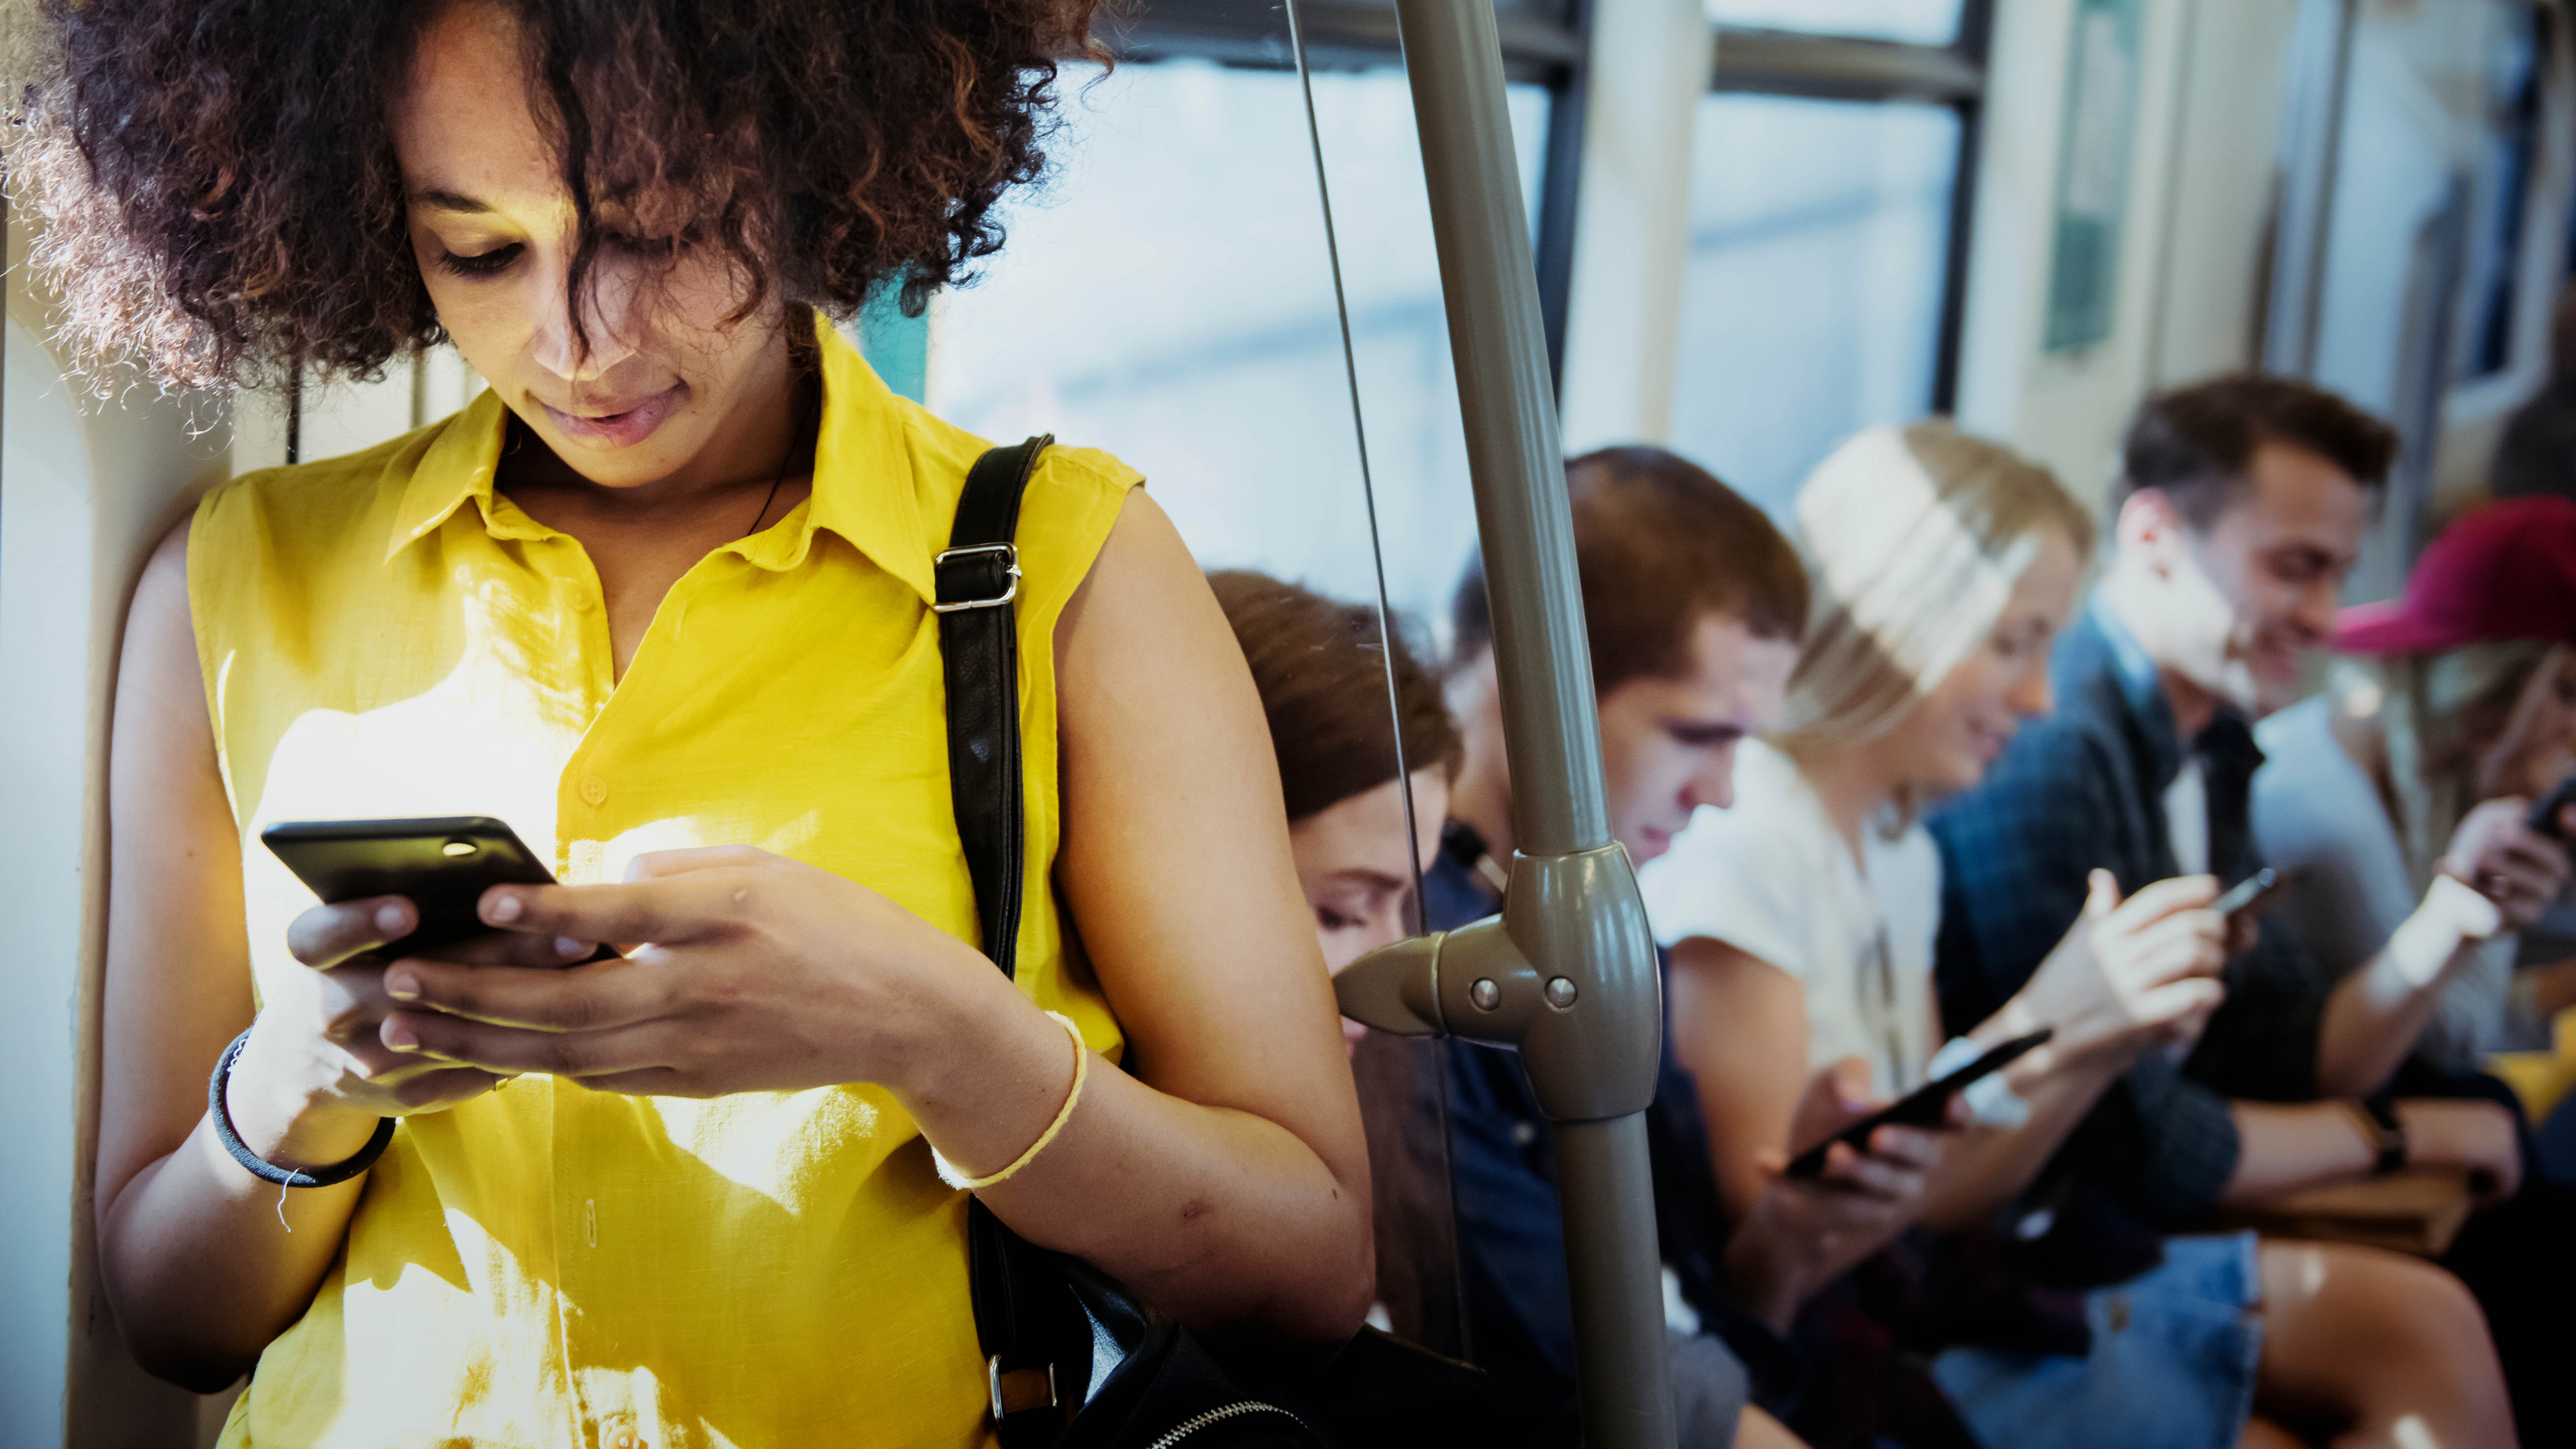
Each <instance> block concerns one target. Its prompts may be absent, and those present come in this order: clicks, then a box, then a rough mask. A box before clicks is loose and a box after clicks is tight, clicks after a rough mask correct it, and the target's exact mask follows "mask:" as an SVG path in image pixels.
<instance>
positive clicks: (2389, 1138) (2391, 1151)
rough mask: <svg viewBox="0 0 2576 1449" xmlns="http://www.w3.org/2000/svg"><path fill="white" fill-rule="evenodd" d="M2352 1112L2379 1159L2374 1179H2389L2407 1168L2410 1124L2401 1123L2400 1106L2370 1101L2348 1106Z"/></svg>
mask: <svg viewBox="0 0 2576 1449" xmlns="http://www.w3.org/2000/svg"><path fill="white" fill-rule="evenodd" d="M2345 1105H2346V1106H2349V1107H2350V1108H2352V1118H2353V1125H2355V1126H2357V1127H2359V1128H2361V1129H2362V1132H2361V1136H2362V1140H2363V1141H2365V1142H2368V1143H2369V1144H2371V1147H2372V1149H2373V1150H2374V1151H2376V1152H2377V1153H2378V1154H2379V1155H2378V1158H2377V1160H2375V1161H2373V1162H2372V1163H2371V1164H2370V1173H2371V1176H2373V1177H2386V1176H2388V1175H2389V1174H2390V1173H2392V1172H2402V1171H2404V1170H2405V1167H2406V1124H2405V1123H2403V1122H2400V1121H2398V1120H2397V1104H2396V1103H2395V1102H2393V1101H2391V1100H2389V1099H2388V1098H2387V1097H2385V1096H2378V1097H2366V1098H2363V1099H2361V1100H2359V1101H2352V1102H2347V1103H2346V1104H2345Z"/></svg>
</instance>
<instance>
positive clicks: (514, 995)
mask: <svg viewBox="0 0 2576 1449" xmlns="http://www.w3.org/2000/svg"><path fill="white" fill-rule="evenodd" d="M522 939H535V940H538V941H541V942H549V943H550V939H551V938H547V937H534V938H522ZM560 959H561V958H557V963H558V964H559V963H560ZM670 980H671V977H670V974H669V973H668V972H665V971H658V970H655V969H654V968H653V967H651V966H649V965H646V964H644V963H642V962H638V961H635V960H632V959H629V958H626V957H616V958H612V959H610V960H606V961H594V962H592V963H591V964H589V965H587V966H566V967H564V968H563V969H561V970H558V971H529V970H525V969H522V968H519V967H512V966H460V965H454V964H451V963H448V962H444V961H423V960H415V959H411V958H408V957H407V958H405V959H403V960H401V961H397V962H395V963H394V964H393V965H391V966H388V967H386V968H385V995H386V996H388V997H390V998H391V999H392V1000H394V1001H395V1002H398V1003H400V1005H401V1007H403V1008H408V1009H413V1010H422V1011H436V1012H442V1013H444V1014H446V1015H448V1016H456V1017H464V1018H466V1019H468V1020H472V1021H481V1022H489V1023H492V1024H494V1025H498V1026H515V1027H525V1028H528V1029H531V1030H536V1031H556V1032H571V1031H602V1030H609V1029H613V1028H616V1027H622V1026H631V1025H633V1024H634V1023H636V1022H639V1021H649V1020H651V1019H653V1018H655V1017H658V1016H662V1015H665V1014H667V1012H668V1009H669V1006H670V999H669V983H670Z"/></svg>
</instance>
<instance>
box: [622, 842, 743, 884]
mask: <svg viewBox="0 0 2576 1449" xmlns="http://www.w3.org/2000/svg"><path fill="white" fill-rule="evenodd" d="M778 858H779V857H777V856H775V855H772V854H771V853H770V852H768V851H766V850H762V849H761V848H759V847H758V846H754V845H699V846H692V847H690V848H688V849H686V850H648V851H646V852H644V853H643V854H642V855H639V856H637V857H635V858H634V859H633V860H630V861H628V862H627V863H626V880H627V882H628V884H630V885H631V884H633V883H635V882H637V881H647V880H659V879H661V878H663V877H665V876H674V875H685V874H687V873H688V872H690V871H693V870H715V869H719V868H721V867H726V866H755V865H759V864H761V863H762V862H763V861H769V860H776V859H778Z"/></svg>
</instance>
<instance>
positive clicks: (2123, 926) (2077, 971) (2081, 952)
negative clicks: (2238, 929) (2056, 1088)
mask: <svg viewBox="0 0 2576 1449" xmlns="http://www.w3.org/2000/svg"><path fill="white" fill-rule="evenodd" d="M2090 884H2091V887H2092V893H2091V895H2090V896H2089V897H2088V898H2087V899H2086V901H2085V903H2084V914H2083V915H2082V916H2081V917H2079V918H2078V919H2077V920H2076V922H2075V924H2074V925H2073V926H2072V927H2070V928H2069V929H2068V930H2067V932H2066V936H2065V939H2063V940H2061V941H2059V942H2058V944H2057V949H2056V950H2054V951H2051V952H2049V954H2048V959H2047V960H2045V961H2042V962H2041V963H2040V966H2039V970H2038V971H2037V972H2036V973H2035V974H2033V975H2032V977H2031V979H2030V982H2029V984H2028V985H2026V986H2024V987H2023V988H2022V989H2021V992H2020V994H2019V995H2017V996H2015V997H2014V998H2013V1000H2012V1002H2011V1003H2010V1004H2008V1005H2007V1006H2006V1007H2005V1008H2004V1010H2003V1011H2001V1012H1998V1013H1997V1014H1996V1017H1995V1025H1994V1027H1993V1028H1991V1030H1992V1031H1993V1032H1994V1033H1995V1035H1996V1040H1998V1041H2001V1040H2003V1039H2005V1038H2007V1037H2012V1036H2019V1035H2022V1034H2023V1033H2026V1032H2030V1031H2036V1030H2038V1029H2039V1028H2041V1027H2043V1026H2044V1027H2051V1028H2054V1029H2055V1031H2056V1033H2057V1035H2056V1036H2055V1037H2054V1038H2052V1039H2051V1040H2050V1041H2049V1043H2048V1045H2047V1046H2045V1047H2043V1048H2041V1049H2040V1051H2039V1052H2034V1053H2032V1056H2033V1057H2034V1058H2039V1059H2040V1060H2041V1061H2044V1062H2048V1063H2066V1062H2070V1061H2079V1060H2085V1059H2090V1058H2093V1057H2096V1056H2101V1055H2106V1054H2108V1055H2132V1054H2135V1053H2136V1052H2138V1051H2140V1050H2142V1049H2143V1048H2145V1047H2147V1046H2149V1045H2153V1044H2157V1043H2171V1042H2185V1041H2189V1040H2191V1039H2193V1038H2194V1037H2196V1036H2197V1035H2198V1034H2199V1031H2200V1028H2201V1026H2202V1024H2203V1023H2205V1022H2207V1021H2208V1019H2209V1013H2210V1012H2212V1011H2214V1010H2216V1009H2217V1007H2218V1003H2219V1002H2220V1001H2221V1000H2223V999H2224V998H2225V996H2226V994H2227V993H2226V988H2225V987H2223V986H2221V985H2220V984H2219V982H2218V980H2217V977H2218V973H2219V971H2220V969H2221V968H2223V967H2224V966H2225V965H2226V964H2227V924H2226V922H2225V920H2224V919H2222V918H2221V917H2220V916H2219V914H2218V913H2217V912H2216V911H2213V910H2210V909H2209V905H2210V903H2211V902H2212V901H2214V900H2216V899H2217V898H2218V882H2217V881H2216V880H2215V879H2213V878H2212V877H2209V876H2205V875H2195V876H2178V877H2175V878H2174V879H2172V880H2160V881H2157V882H2156V883H2155V884H2153V885H2151V886H2148V887H2147V888H2146V889H2144V890H2141V891H2139V892H2138V893H2137V894H2136V895H2134V896H2131V897H2129V898H2128V899H2127V900H2126V901H2123V900H2121V899H2120V887H2119V883H2118V882H2117V881H2116V880H2115V879H2114V878H2113V877H2112V875H2111V873H2110V872H2109V871H2107V870H2097V871H2094V872H2093V874H2092V877H2091V881H2090ZM2043 1054H2044V1055H2043ZM2037 1070H2045V1068H2044V1067H2039V1066H2034V1071H2037Z"/></svg>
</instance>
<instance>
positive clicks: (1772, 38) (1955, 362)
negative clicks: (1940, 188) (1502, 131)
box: [1551, 0, 1995, 414]
mask: <svg viewBox="0 0 2576 1449" xmlns="http://www.w3.org/2000/svg"><path fill="white" fill-rule="evenodd" d="M1994 23H1995V6H1994V0H1962V3H1961V5H1960V7H1959V31H1958V34H1956V35H1954V36H1953V37H1951V40H1950V43H1949V44H1947V45H1924V44H1919V43H1912V42H1907V41H1897V40H1879V39H1872V38H1864V37H1859V36H1841V35H1813V34H1808V33H1805V32H1802V31H1786V30H1768V29H1759V28H1755V27H1751V26H1735V25H1721V26H1719V27H1717V43H1716V55H1715V58H1714V59H1713V61H1712V62H1711V64H1710V67H1709V89H1710V90H1711V91H1716V92H1734V93H1742V94H1754V95H1774V96H1801V97H1805V98H1808V99H1812V100H1827V101H1859V102H1872V101H1877V102H1887V101H1915V102H1929V103H1931V104H1935V105H1942V106H1947V107H1949V108H1950V109H1951V110H1952V111H1954V112H1955V113H1957V115H1958V117H1959V157H1958V164H1957V166H1956V167H1955V168H1954V170H1953V172H1952V179H1951V183H1950V225H1949V231H1948V235H1947V238H1946V247H1947V250H1946V254H1945V255H1944V256H1943V257H1942V263H1941V311H1940V322H1939V324H1938V325H1937V327H1936V329H1935V331H1934V334H1933V336H1934V341H1933V348H1934V352H1933V359H1932V397H1931V399H1930V402H1931V407H1930V410H1931V411H1932V412H1934V413H1942V414H1947V413H1949V412H1952V411H1954V410H1955V409H1956V407H1957V406H1958V401H1959V346H1960V338H1961V336H1962V335H1963V333H1964V332H1965V330H1966V327H1967V316H1968V253H1969V248H1970V245H1971V243H1972V242H1973V241H1974V239H1975V238H1974V235H1973V226H1974V219H1975V215H1976V194H1977V158H1978V155H1979V153H1980V152H1981V151H1982V150H1983V145H1982V142H1983V139H1984V121H1985V103H1986V61H1987V56H1988V53H1989V51H1990V50H1991V48H1992V45H1993V41H1994ZM1551 159H1553V158H1551Z"/></svg>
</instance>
